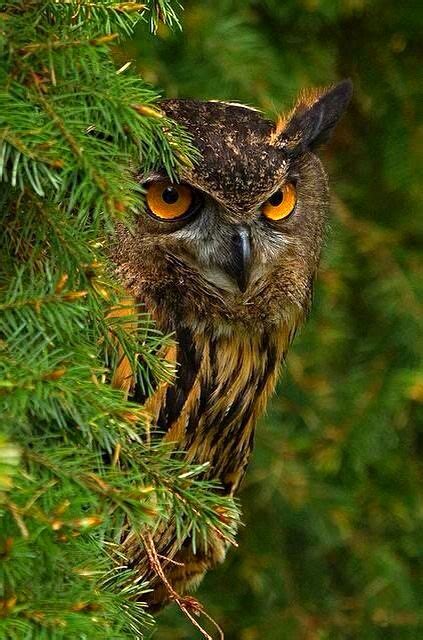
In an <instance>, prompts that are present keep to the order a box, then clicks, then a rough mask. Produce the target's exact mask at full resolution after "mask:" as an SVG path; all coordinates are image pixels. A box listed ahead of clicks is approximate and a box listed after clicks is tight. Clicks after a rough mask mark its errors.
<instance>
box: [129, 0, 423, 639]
mask: <svg viewBox="0 0 423 640" xmlns="http://www.w3.org/2000/svg"><path fill="white" fill-rule="evenodd" d="M184 8H185V10H184V12H183V14H182V15H181V19H182V27H183V29H182V32H173V33H171V32H170V31H169V30H168V29H167V28H166V27H161V28H160V29H159V33H158V36H159V37H158V38H153V37H149V36H148V35H146V32H145V29H144V28H143V29H140V30H139V32H138V34H137V36H136V37H135V38H134V39H133V40H132V41H131V42H130V43H129V47H128V48H125V49H124V51H123V52H122V57H123V59H124V60H127V59H130V58H135V59H136V64H137V66H138V69H139V71H140V72H141V74H142V76H143V77H144V78H145V79H147V80H149V81H150V82H151V83H152V84H153V85H154V86H158V87H160V88H161V89H162V90H163V94H164V95H165V96H166V97H172V96H178V97H197V98H200V99H207V98H210V99H213V98H218V99H230V100H239V101H242V102H245V103H247V104H250V105H253V106H256V107H259V108H261V109H263V110H264V111H265V112H266V113H268V114H269V115H270V116H271V117H275V115H276V114H277V113H278V112H279V111H280V110H283V109H286V108H288V107H289V106H290V104H291V101H292V100H293V98H294V96H295V95H296V93H297V92H298V91H300V90H301V89H303V88H304V87H310V86H311V87H312V86H316V85H326V84H330V83H331V82H335V81H337V80H339V79H342V78H344V77H351V78H352V79H353V82H354V87H355V94H354V99H353V103H352V105H351V106H350V108H349V110H348V112H347V114H346V116H345V117H344V119H343V121H342V122H341V124H340V125H339V127H338V128H337V131H336V133H335V136H334V139H333V141H332V142H331V144H330V145H329V147H328V149H327V151H326V152H325V153H324V160H325V162H326V165H327V168H328V171H329V174H330V178H331V185H332V195H333V206H332V213H331V217H330V231H329V234H328V239H327V247H326V250H325V252H324V256H323V262H322V266H321V270H320V276H319V281H318V285H317V289H316V293H315V302H314V308H313V311H312V313H311V317H310V320H309V323H308V324H307V326H306V328H305V329H304V330H303V332H302V334H301V335H300V336H299V337H298V338H297V340H296V342H295V345H294V348H293V349H291V352H290V354H289V356H288V362H287V366H286V369H285V371H284V373H283V377H282V379H281V381H280V384H279V389H278V394H277V397H275V398H274V399H273V401H272V402H271V405H270V409H269V411H268V415H267V417H266V418H265V419H264V420H262V422H261V424H260V425H259V428H258V433H257V440H256V449H255V453H254V456H253V463H252V466H251V467H250V469H249V472H248V475H247V479H246V481H245V484H244V487H243V491H242V494H241V500H242V508H243V512H244V522H245V524H246V527H245V529H241V533H240V535H239V543H240V547H239V549H238V550H237V551H236V552H232V554H230V556H229V560H228V561H227V562H226V563H225V564H224V566H223V567H221V568H220V569H218V570H217V571H215V572H214V573H213V574H210V575H208V576H207V578H206V579H205V581H204V583H203V585H202V587H201V589H200V592H199V598H200V600H201V601H202V602H203V603H204V604H205V605H206V608H207V610H208V611H209V612H210V613H212V614H213V615H214V616H215V617H216V618H217V619H218V620H219V621H220V623H221V624H222V626H223V628H224V629H225V634H226V635H225V637H226V638H228V639H229V640H235V639H237V640H263V639H264V638H269V639H270V638H272V639H275V640H279V639H281V640H282V639H286V640H317V639H319V640H326V639H327V640H329V639H330V640H335V639H339V640H341V639H344V638H360V640H367V639H369V640H370V639H371V640H373V639H376V638H378V639H379V638H380V639H381V638H384V639H387V638H395V640H400V639H401V640H402V639H404V640H405V639H411V638H413V639H416V640H417V638H421V637H422V633H423V620H422V610H421V606H420V607H419V604H418V603H419V601H420V605H421V598H422V592H421V591H420V595H419V587H418V576H419V568H418V567H419V555H420V559H421V552H422V541H421V537H420V540H419V539H418V528H419V524H418V523H419V516H420V518H421V510H422V504H421V502H420V501H419V488H420V490H421V484H420V487H419V466H418V465H419V459H418V456H419V451H418V446H419V442H418V437H417V436H418V434H417V428H418V423H419V421H420V426H421V418H422V413H421V407H420V408H419V403H421V402H422V399H423V387H422V379H421V377H419V376H421V373H419V364H420V363H421V360H420V358H421V354H422V338H421V333H420V332H419V324H420V329H421V317H422V316H421V311H422V310H421V306H419V300H418V298H419V291H418V287H419V286H420V287H421V275H422V274H421V263H420V264H419V257H421V254H419V252H418V250H419V246H418V237H419V233H420V234H421V231H422V198H421V196H422V182H423V180H422V179H423V176H422V165H421V155H420V164H419V163H418V152H419V151H420V152H421V148H422V128H421V115H422V114H421V106H422V101H421V99H420V104H419V105H418V101H417V98H418V95H419V94H420V98H421V93H420V91H421V88H422V87H421V84H420V85H419V80H418V78H419V76H420V78H421V61H422V57H421V55H422V53H423V51H422V44H421V39H420V40H419V34H420V36H421V31H420V29H421V26H422V18H423V9H422V6H421V3H419V2H416V1H414V2H408V3H405V4H404V5H400V4H398V3H396V2H393V1H386V0H379V1H377V0H373V1H369V0H342V1H341V2H333V1H332V0H303V1H302V2H297V1H295V0H287V1H284V2H281V1H280V0H264V1H257V2H254V1H249V2H246V1H244V0H238V1H235V2H234V1H231V2H230V1H225V0H217V1H216V0H206V1H202V2H196V1H190V2H184ZM420 238H421V236H420ZM419 270H420V273H419ZM420 294H421V289H420ZM420 301H421V298H420ZM420 437H421V436H420ZM420 447H421V440H420ZM420 455H421V449H420ZM420 471H421V469H420ZM420 479H421V476H420ZM420 498H421V496H420ZM420 527H421V521H420ZM420 533H421V530H420ZM420 568H421V565H420ZM420 577H421V574H420ZM420 586H421V585H420ZM174 613H176V612H174ZM156 637H158V638H160V639H164V638H169V639H170V638H172V640H176V639H178V640H179V639H182V638H184V639H188V638H189V639H192V638H194V637H196V636H195V632H194V631H193V629H192V628H190V626H189V625H188V624H187V625H186V626H184V623H183V620H181V617H180V615H179V614H177V615H176V617H175V616H173V615H172V614H171V613H170V612H169V613H168V612H166V613H165V614H164V615H163V616H162V618H161V622H160V624H159V630H158V632H157V635H156Z"/></svg>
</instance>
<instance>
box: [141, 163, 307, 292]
mask: <svg viewBox="0 0 423 640" xmlns="http://www.w3.org/2000/svg"><path fill="white" fill-rule="evenodd" d="M144 188H145V191H146V199H145V200H146V213H147V218H149V219H151V224H152V225H153V229H154V230H155V232H156V237H157V232H158V233H159V237H160V245H161V246H163V247H167V250H168V251H169V255H178V256H179V257H180V258H181V259H182V261H183V262H184V263H185V264H186V265H188V266H189V268H191V269H192V268H194V269H195V271H196V272H197V273H198V274H199V276H200V282H201V281H202V282H203V283H204V281H206V282H207V283H208V286H210V285H211V286H213V287H216V288H218V289H219V290H220V291H225V292H227V293H228V294H230V295H231V296H232V295H235V296H239V294H240V293H241V294H244V293H245V292H247V291H248V294H247V295H250V293H251V292H252V288H253V285H254V283H256V282H257V281H258V280H259V279H260V277H261V276H262V275H263V274H264V273H266V272H267V270H268V266H269V265H271V264H272V263H274V259H275V257H276V256H277V255H280V251H281V249H283V245H284V243H285V242H286V241H285V240H284V239H283V236H282V235H281V233H280V232H281V231H282V232H283V225H284V219H285V218H288V217H289V216H290V215H291V214H292V212H293V211H294V209H295V206H296V200H297V195H296V187H295V185H294V184H293V183H292V182H289V181H286V182H285V183H284V184H283V185H281V186H279V187H277V188H274V189H271V190H270V193H269V194H268V197H267V199H265V200H264V202H262V203H256V204H255V205H253V206H252V207H250V209H246V210H239V211H238V212H234V211H231V210H229V209H227V208H226V207H225V206H224V205H223V204H220V203H219V202H217V201H216V200H215V199H214V198H213V197H212V196H211V195H208V194H207V193H205V192H203V191H201V190H199V189H197V188H196V187H194V186H193V185H190V184H189V183H188V182H181V183H175V182H172V181H171V180H170V179H169V178H167V177H166V176H164V175H161V174H155V175H153V176H151V177H150V178H149V179H147V181H146V182H145V183H144ZM278 232H279V233H278ZM266 265H267V266H266Z"/></svg>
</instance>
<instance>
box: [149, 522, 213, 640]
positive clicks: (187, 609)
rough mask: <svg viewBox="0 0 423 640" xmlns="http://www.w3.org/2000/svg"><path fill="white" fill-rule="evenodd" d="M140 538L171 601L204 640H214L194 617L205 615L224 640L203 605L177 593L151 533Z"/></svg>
mask: <svg viewBox="0 0 423 640" xmlns="http://www.w3.org/2000/svg"><path fill="white" fill-rule="evenodd" d="M140 538H141V540H142V543H143V545H144V549H145V551H146V553H147V558H148V561H149V563H150V566H151V568H152V569H153V571H154V572H155V574H156V575H157V576H158V577H159V578H160V580H161V581H162V582H163V584H164V586H165V587H166V590H167V592H168V594H169V599H170V600H173V601H174V602H176V604H177V605H178V607H179V608H180V610H181V611H182V613H183V614H184V615H186V617H187V618H188V619H189V620H190V622H191V623H192V624H193V625H194V627H195V628H196V629H198V631H199V632H200V633H201V635H202V636H203V638H206V640H213V638H212V636H211V635H210V634H209V633H208V632H207V631H206V630H205V629H204V628H203V627H202V626H201V625H200V623H199V622H197V620H196V619H195V618H194V615H196V616H200V615H203V616H204V617H205V618H206V619H207V620H208V621H209V622H211V623H212V624H213V626H214V627H215V629H216V630H217V632H218V634H219V639H220V640H224V639H225V635H224V633H223V630H222V628H221V627H220V626H219V625H218V623H217V622H216V620H214V619H213V618H212V617H211V616H210V615H209V614H208V613H207V612H206V611H204V608H203V605H202V604H201V603H200V602H199V601H198V600H196V599H195V598H193V597H192V596H181V595H179V593H177V591H175V589H174V588H173V587H172V585H171V584H170V582H169V580H168V579H167V578H166V575H165V573H164V571H163V567H162V565H161V564H160V559H159V555H158V553H157V550H156V547H155V546H154V541H153V538H152V535H151V533H149V532H147V533H145V534H144V535H143V534H140Z"/></svg>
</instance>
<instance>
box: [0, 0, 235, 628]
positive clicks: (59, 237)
mask: <svg viewBox="0 0 423 640" xmlns="http://www.w3.org/2000/svg"><path fill="white" fill-rule="evenodd" d="M177 9H178V3H172V2H168V1H167V0H158V1H150V2H148V3H147V6H145V7H144V5H141V4H140V3H135V2H125V3H120V2H113V1H112V0H106V1H103V2H91V1H89V2H88V0H87V1H84V0H82V1H81V0H78V1H75V2H74V1H71V0H63V1H61V2H57V1H50V2H47V1H42V0H31V1H28V2H26V1H25V2H21V1H20V0H15V1H13V2H7V3H0V185H1V191H0V204H1V208H0V211H1V212H0V219H1V234H0V294H1V297H0V518H1V527H0V637H1V638H2V639H3V638H4V639H7V640H9V639H10V640H23V639H25V640H30V639H34V640H41V639H47V638H54V639H55V640H59V639H60V640H61V639H65V638H66V639H70V638H72V639H73V638H75V639H76V638H78V639H85V638H90V639H92V640H94V639H98V640H100V639H102V640H104V639H105V638H110V639H112V638H113V640H117V639H118V638H119V639H122V640H123V639H125V638H142V637H143V633H145V630H146V629H150V627H151V625H152V623H153V619H152V617H151V616H150V615H149V614H148V613H147V612H146V611H145V607H144V606H143V604H142V598H143V594H144V593H145V591H146V589H148V585H147V584H140V583H139V582H134V580H133V578H134V576H133V575H132V573H131V571H130V570H129V569H128V568H127V567H126V566H125V558H123V557H121V554H120V552H119V540H120V535H121V531H122V526H123V525H124V524H125V523H127V524H129V526H131V527H132V528H133V529H134V530H135V531H137V532H142V531H145V530H146V528H150V529H154V528H155V527H157V526H162V525H163V523H165V522H167V521H169V520H172V523H174V522H175V523H176V527H177V530H178V531H179V532H180V535H181V536H186V535H187V532H190V534H191V535H192V536H193V538H194V539H195V538H198V537H201V538H202V539H207V535H208V532H209V531H210V529H211V528H213V530H214V531H216V530H218V531H220V532H221V533H222V535H224V536H225V537H227V538H228V539H230V538H231V537H232V536H233V534H234V530H235V526H236V524H235V523H236V520H237V517H238V514H237V509H236V506H235V505H234V504H233V502H232V501H230V500H229V499H224V498H222V497H220V496H219V494H218V492H216V490H215V489H216V487H215V486H214V485H212V484H211V483H209V482H205V481H203V480H202V479H201V477H202V471H203V468H202V467H188V466H187V465H185V464H184V462H183V461H178V460H175V459H174V458H172V457H171V456H170V455H169V449H168V447H165V446H164V445H161V444H149V438H148V417H147V416H146V415H145V413H144V411H143V409H142V407H140V406H138V405H136V404H134V403H130V402H128V401H127V400H126V399H125V397H124V395H123V393H122V392H121V391H119V390H116V389H113V388H112V386H111V384H110V379H111V372H112V371H113V369H114V368H115V366H116V364H117V362H118V361H119V359H120V358H121V357H122V353H124V354H125V355H126V356H127V357H128V358H129V360H130V362H131V363H132V365H133V368H134V370H135V371H136V375H137V377H138V380H139V382H140V384H141V386H142V387H143V388H144V390H145V391H148V390H149V389H150V388H151V386H152V385H153V384H155V383H156V382H157V381H161V380H164V379H169V377H170V376H171V375H172V371H171V370H170V369H169V365H168V363H167V362H166V361H165V360H164V359H163V358H162V356H161V355H160V353H161V352H162V351H163V347H165V346H166V344H167V342H168V338H167V337H166V336H163V335H161V334H159V333H158V331H157V330H156V329H155V328H154V327H153V326H152V323H151V320H150V319H149V317H148V316H147V314H145V313H144V314H143V313H142V309H140V310H139V311H140V312H141V315H140V322H139V324H138V327H137V330H136V331H132V332H131V333H129V332H128V331H127V327H128V324H130V323H131V320H132V321H133V319H134V315H133V314H134V310H133V309H131V308H129V306H128V307H125V304H127V303H125V302H124V292H123V291H122V290H121V289H120V287H119V284H118V283H117V282H116V281H115V279H114V277H113V270H112V268H111V265H109V263H108V259H107V252H106V251H105V247H106V246H107V244H108V240H109V236H108V234H109V231H110V230H111V228H112V227H113V225H114V224H115V223H116V222H117V221H123V222H124V223H125V224H130V223H131V218H133V215H134V214H135V215H136V213H137V212H139V210H140V209H141V206H142V204H141V203H142V199H141V193H140V188H139V185H138V183H137V181H136V179H135V169H136V171H147V170H148V169H149V168H151V167H153V166H156V165H158V164H160V166H165V167H166V169H167V170H168V172H169V173H170V174H175V173H176V172H177V171H178V167H179V166H180V164H181V162H184V163H187V162H190V161H191V160H190V159H189V158H193V159H195V152H194V150H193V149H192V148H191V146H190V142H189V140H188V138H187V135H186V133H185V132H183V131H182V130H180V129H179V128H178V127H177V126H176V125H175V124H174V123H172V122H171V121H169V120H168V119H167V118H165V117H164V116H163V114H162V113H161V111H160V109H159V107H158V106H157V105H156V104H155V103H156V100H157V94H156V93H155V92H154V91H153V90H151V89H150V88H149V87H148V86H147V85H146V83H145V82H144V81H143V80H141V79H140V78H138V77H136V76H135V75H133V74H131V72H130V70H128V68H127V65H124V66H121V67H120V68H119V67H116V66H115V64H114V62H113V59H112V55H111V48H110V47H111V43H114V42H120V41H121V39H122V38H123V37H126V36H128V35H131V33H132V31H133V28H134V26H135V25H136V24H137V23H138V22H141V23H144V27H143V28H144V37H147V34H148V24H147V23H150V29H151V30H153V31H155V30H156V28H157V25H158V24H159V22H160V23H161V24H163V23H167V24H175V23H177V17H176V15H177V14H176V13H175V10H177ZM116 309H120V311H121V314H120V315H119V316H118V317H116V314H114V315H113V313H112V314H111V313H110V312H111V311H112V310H116ZM222 510H223V511H222ZM222 512H224V513H226V514H227V518H222Z"/></svg>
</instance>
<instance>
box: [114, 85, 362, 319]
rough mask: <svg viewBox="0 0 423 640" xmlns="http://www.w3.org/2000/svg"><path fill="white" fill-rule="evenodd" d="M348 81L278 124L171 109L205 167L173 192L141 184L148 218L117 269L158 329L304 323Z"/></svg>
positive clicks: (124, 246) (120, 237)
mask: <svg viewBox="0 0 423 640" xmlns="http://www.w3.org/2000/svg"><path fill="white" fill-rule="evenodd" d="M351 92H352V86H351V82H350V81H344V82H341V83H340V84H338V85H336V86H335V87H333V88H330V89H328V90H324V91H320V92H317V91H314V92H309V93H304V94H303V95H302V96H300V98H299V100H298V102H297V104H296V106H295V107H294V109H293V110H292V111H291V113H290V114H289V115H288V116H286V117H285V118H280V119H279V120H278V121H277V123H276V124H275V123H274V122H272V121H270V120H267V119H265V118H263V116H262V115H261V113H260V112H258V111H256V110H255V109H251V108H249V107H245V106H242V105H238V104H234V103H228V102H218V101H210V102H199V101H195V100H166V101H164V102H163V103H162V108H163V110H164V111H165V112H166V114H167V115H168V116H170V117H171V118H173V119H174V120H175V121H176V122H178V123H179V124H181V125H182V126H183V127H185V128H186V129H187V130H188V132H189V133H190V134H191V135H192V138H193V141H194V144H195V145H196V146H197V148H198V150H199V151H200V154H201V158H200V160H199V161H198V162H197V163H196V164H195V166H194V167H191V168H188V167H187V168H186V169H184V170H182V171H181V174H180V176H179V180H178V181H174V182H172V181H171V180H170V179H169V177H168V176H167V175H166V173H165V171H164V170H161V169H158V170H157V171H155V172H154V173H151V174H150V175H143V176H140V181H141V182H142V184H143V186H144V189H145V208H144V209H142V210H140V213H139V216H138V218H137V222H136V226H135V229H133V230H132V231H129V230H128V229H125V228H123V227H119V229H118V230H117V241H116V244H115V249H114V259H115V261H116V262H117V264H118V272H119V275H120V277H121V279H123V282H124V283H125V284H126V285H127V287H128V289H129V290H130V291H131V293H132V294H133V295H135V296H136V297H138V298H140V299H141V300H144V301H145V302H147V306H148V307H149V308H150V309H152V310H153V311H154V312H155V315H156V317H157V318H158V320H159V322H160V324H161V325H162V326H163V327H164V328H166V329H168V330H173V329H175V327H176V326H178V325H180V324H184V323H188V324H190V325H192V324H193V323H197V324H200V323H201V324H204V326H206V327H207V326H209V325H216V323H218V324H219V326H221V327H230V326H234V325H237V326H243V327H246V328H247V329H248V330H250V329H252V328H254V327H258V326H265V325H277V324H279V323H281V322H283V321H285V320H288V319H289V318H292V317H294V316H295V317H296V318H301V317H302V316H303V315H304V313H305V312H306V310H307V308H308V306H309V302H310V298H311V292H312V284H313V279H314V276H315V273H316V269H317V266H318V261H319V256H320V250H321V246H322V238H323V233H324V225H325V218H326V211H327V207H328V186H327V179H326V175H325V172H324V169H323V167H322V164H321V162H320V160H319V159H318V157H317V155H316V150H317V149H318V147H319V145H320V144H322V143H323V142H325V141H326V140H327V139H328V137H329V135H330V133H331V131H332V129H333V128H334V126H335V124H336V122H337V121H338V119H339V117H340V116H341V114H342V112H343V111H344V109H345V107H346V106H347V104H348V101H349V99H350V97H351Z"/></svg>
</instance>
